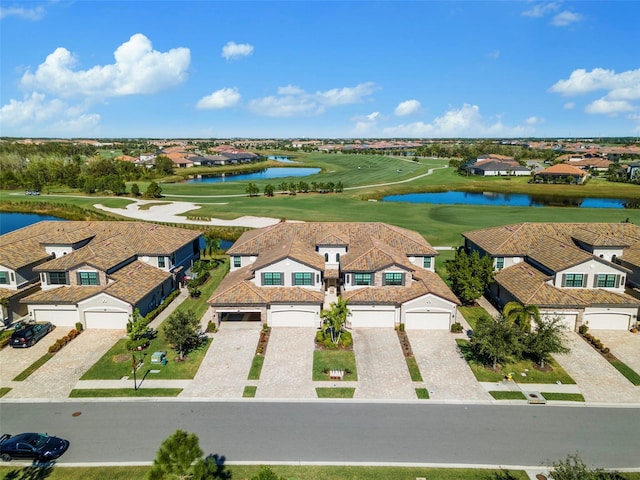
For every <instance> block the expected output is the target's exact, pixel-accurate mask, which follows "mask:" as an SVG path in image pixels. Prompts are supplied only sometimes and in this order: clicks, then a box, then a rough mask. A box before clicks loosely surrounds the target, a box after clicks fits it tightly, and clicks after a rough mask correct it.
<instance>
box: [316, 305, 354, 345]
mask: <svg viewBox="0 0 640 480" xmlns="http://www.w3.org/2000/svg"><path fill="white" fill-rule="evenodd" d="M348 303H349V301H348V300H344V299H343V298H342V297H341V296H338V298H337V299H336V301H335V302H333V303H331V309H330V310H323V311H322V312H321V313H320V317H321V318H322V319H323V320H324V323H325V324H326V325H328V329H329V331H330V332H331V341H332V342H333V343H335V344H338V343H339V342H340V335H341V334H342V327H343V326H344V324H345V323H346V321H347V318H348V317H349V316H350V315H351V311H350V310H349V308H348V307H347V304H348Z"/></svg>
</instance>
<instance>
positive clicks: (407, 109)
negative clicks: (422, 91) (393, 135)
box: [394, 100, 420, 117]
mask: <svg viewBox="0 0 640 480" xmlns="http://www.w3.org/2000/svg"><path fill="white" fill-rule="evenodd" d="M419 111H420V102H419V101H418V100H405V101H404V102H400V103H399V104H398V106H397V107H396V109H395V110H394V113H395V114H396V115H397V116H398V117H404V116H405V115H411V114H412V113H416V112H419Z"/></svg>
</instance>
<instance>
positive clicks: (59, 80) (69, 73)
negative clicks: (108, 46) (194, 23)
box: [21, 33, 191, 99]
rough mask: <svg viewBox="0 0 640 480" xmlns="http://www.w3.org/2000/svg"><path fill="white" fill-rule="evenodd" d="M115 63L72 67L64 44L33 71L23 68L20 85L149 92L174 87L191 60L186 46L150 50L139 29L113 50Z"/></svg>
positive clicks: (71, 93) (63, 91)
mask: <svg viewBox="0 0 640 480" xmlns="http://www.w3.org/2000/svg"><path fill="white" fill-rule="evenodd" d="M114 58H115V63H113V64H109V65H97V66H95V67H92V68H90V69H88V70H75V69H74V67H75V66H76V64H77V60H76V58H75V57H74V56H73V54H72V53H71V52H69V51H68V50H67V49H66V48H62V47H59V48H57V49H56V50H55V51H54V52H53V53H51V54H49V55H48V56H47V58H46V59H45V61H44V63H42V64H40V65H39V66H38V68H37V69H36V71H35V72H34V73H31V72H29V71H28V72H26V73H25V74H24V75H23V77H22V79H21V86H22V87H23V88H26V89H33V90H38V91H44V92H48V93H52V94H55V95H58V96H60V97H63V98H68V97H90V98H95V99H101V98H108V97H114V96H122V95H134V94H151V93H157V92H159V91H162V90H165V89H168V88H171V87H174V86H176V85H178V84H180V83H182V82H183V81H184V80H185V79H186V78H187V68H188V67H189V63H190V61H191V54H190V51H189V49H188V48H174V49H171V50H169V51H168V52H159V51H157V50H153V47H152V44H151V41H150V40H149V39H148V38H147V37H146V36H144V35H142V34H141V33H137V34H135V35H133V36H132V37H131V38H130V39H129V40H128V41H127V42H125V43H123V44H122V45H120V46H119V47H118V48H117V49H116V51H115V53H114Z"/></svg>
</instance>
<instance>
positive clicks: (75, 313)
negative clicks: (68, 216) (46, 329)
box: [0, 221, 201, 329]
mask: <svg viewBox="0 0 640 480" xmlns="http://www.w3.org/2000/svg"><path fill="white" fill-rule="evenodd" d="M200 236H201V234H200V233H199V232H195V231H193V230H187V229H182V228H175V227H166V226H160V225H154V224H149V223H143V222H66V221H65V222H58V221H52V222H40V223H37V224H35V225H31V226H29V227H25V228H22V229H20V230H16V231H14V232H10V233H8V234H5V235H2V236H1V237H0V283H1V282H3V285H2V288H0V296H1V297H2V298H7V299H8V300H9V309H8V310H9V312H8V313H9V316H10V317H11V319H12V320H13V321H15V320H16V319H17V318H19V317H23V316H26V315H27V314H28V316H29V318H30V319H32V320H35V321H49V322H51V323H53V324H54V325H59V326H74V325H75V324H76V323H77V322H80V323H82V325H83V327H84V328H110V329H124V328H125V327H126V325H127V321H128V320H129V318H130V315H131V314H132V313H133V311H134V310H135V309H138V310H139V311H140V313H141V314H142V315H146V314H147V313H148V312H150V311H151V310H153V309H154V308H156V307H157V306H158V305H160V303H161V302H162V300H163V299H164V298H165V297H166V296H167V295H168V294H169V293H171V292H172V291H173V290H174V289H175V288H177V286H178V283H179V281H181V280H182V277H183V276H184V274H185V270H187V269H189V268H190V266H191V263H192V262H193V261H194V260H197V259H198V255H199V251H200V249H199V246H200V245H199V242H200Z"/></svg>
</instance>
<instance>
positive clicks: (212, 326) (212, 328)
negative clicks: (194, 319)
mask: <svg viewBox="0 0 640 480" xmlns="http://www.w3.org/2000/svg"><path fill="white" fill-rule="evenodd" d="M217 331H218V324H217V323H216V322H214V321H213V320H209V323H207V333H216V332H217Z"/></svg>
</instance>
